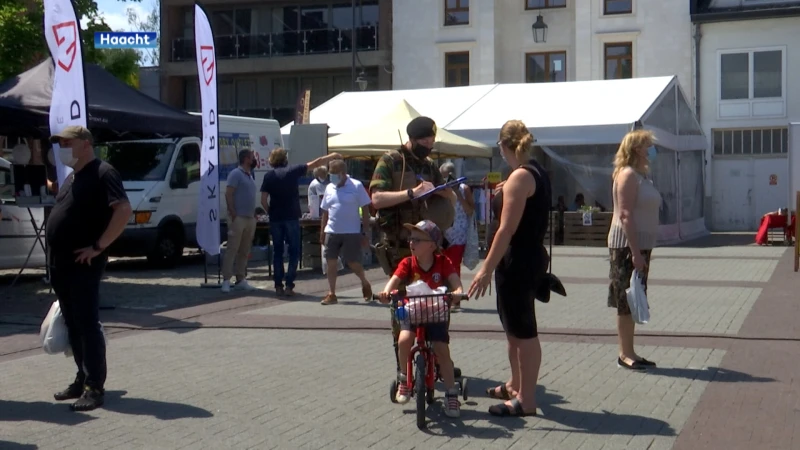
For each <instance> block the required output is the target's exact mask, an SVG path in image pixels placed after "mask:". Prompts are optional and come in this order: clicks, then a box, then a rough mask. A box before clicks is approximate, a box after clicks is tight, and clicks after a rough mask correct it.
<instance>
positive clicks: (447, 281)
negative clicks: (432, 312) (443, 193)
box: [380, 220, 462, 417]
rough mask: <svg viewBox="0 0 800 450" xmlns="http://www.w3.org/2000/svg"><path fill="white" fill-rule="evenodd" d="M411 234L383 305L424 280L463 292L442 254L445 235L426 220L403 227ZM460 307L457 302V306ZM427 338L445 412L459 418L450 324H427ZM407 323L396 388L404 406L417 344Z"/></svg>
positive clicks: (403, 323) (400, 343) (402, 332)
mask: <svg viewBox="0 0 800 450" xmlns="http://www.w3.org/2000/svg"><path fill="white" fill-rule="evenodd" d="M403 226H404V227H405V228H406V229H408V230H409V231H410V232H411V236H410V237H409V239H408V242H409V247H410V248H411V256H409V257H407V258H405V259H403V260H402V261H400V264H399V265H398V266H397V270H395V272H394V275H392V278H391V279H390V280H389V282H388V283H387V284H386V287H385V288H384V289H383V292H381V294H380V296H381V302H382V303H388V302H389V293H390V292H392V291H393V290H396V289H398V288H400V286H401V284H402V285H405V286H407V285H409V284H411V283H414V282H416V281H419V280H423V281H425V283H427V284H428V286H429V287H430V288H431V289H436V288H438V287H440V286H445V285H446V286H447V287H448V292H450V293H453V294H460V293H461V292H462V287H461V278H459V276H458V272H457V271H456V268H455V267H454V266H453V263H452V262H451V261H450V260H449V259H448V258H447V257H446V256H445V255H444V254H442V252H441V251H440V247H441V245H442V232H441V231H440V230H439V227H437V226H436V224H435V223H433V222H431V221H430V220H423V221H421V222H419V223H417V224H416V225H412V224H408V223H407V224H404V225H403ZM454 304H457V303H454ZM426 327H427V328H426V335H427V338H428V339H429V340H430V341H431V342H432V343H433V352H434V353H435V354H436V359H437V360H438V362H439V373H440V374H441V376H442V381H443V382H444V386H445V389H446V390H447V392H446V394H445V408H444V413H445V414H446V415H447V416H448V417H459V416H460V414H461V410H460V407H461V403H460V402H459V401H458V394H459V393H458V389H457V388H456V386H455V376H454V373H453V361H452V360H451V359H450V346H449V343H450V335H449V333H448V330H447V323H437V324H430V325H426ZM413 328H414V327H412V326H411V325H410V324H409V323H408V322H407V321H401V330H400V337H399V338H398V342H397V343H398V357H399V359H400V383H399V384H398V387H397V395H396V397H395V400H396V401H397V403H400V404H404V403H408V401H409V400H410V394H411V393H410V392H409V389H408V387H407V385H406V379H407V376H408V374H407V373H406V372H407V371H408V365H407V364H406V361H408V354H409V353H410V352H411V347H412V346H413V345H414V339H415V331H414V329H413Z"/></svg>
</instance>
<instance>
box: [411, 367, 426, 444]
mask: <svg viewBox="0 0 800 450" xmlns="http://www.w3.org/2000/svg"><path fill="white" fill-rule="evenodd" d="M414 366H415V367H414V395H416V397H417V428H419V429H420V430H423V429H425V407H426V406H425V394H427V388H426V387H425V357H424V356H423V355H422V353H421V352H420V353H417V356H416V357H414Z"/></svg>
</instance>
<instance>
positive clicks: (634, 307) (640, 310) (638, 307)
mask: <svg viewBox="0 0 800 450" xmlns="http://www.w3.org/2000/svg"><path fill="white" fill-rule="evenodd" d="M625 294H627V297H628V306H630V308H631V317H632V318H633V321H634V322H636V323H638V324H640V325H643V324H646V323H647V322H649V321H650V305H648V303H647V294H645V292H644V286H643V285H642V275H641V274H640V273H639V271H638V270H636V269H634V270H633V275H631V286H630V287H629V288H628V289H626V290H625Z"/></svg>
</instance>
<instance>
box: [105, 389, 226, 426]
mask: <svg viewBox="0 0 800 450" xmlns="http://www.w3.org/2000/svg"><path fill="white" fill-rule="evenodd" d="M127 393H128V391H106V402H105V405H103V409H106V410H108V411H111V412H115V413H119V414H130V415H135V416H153V417H155V418H156V419H159V420H175V419H191V418H197V419H207V418H209V417H214V414H212V413H211V412H210V411H208V410H205V409H203V408H198V407H197V406H192V405H187V404H184V403H171V402H161V401H158V400H149V399H145V398H135V397H127V398H126V397H125V395H126V394H127Z"/></svg>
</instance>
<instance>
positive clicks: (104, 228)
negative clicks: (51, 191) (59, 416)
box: [46, 126, 131, 411]
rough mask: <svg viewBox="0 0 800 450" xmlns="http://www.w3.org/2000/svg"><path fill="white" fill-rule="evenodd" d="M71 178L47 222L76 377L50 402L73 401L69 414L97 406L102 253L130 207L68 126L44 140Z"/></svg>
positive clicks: (101, 369) (76, 129) (110, 173)
mask: <svg viewBox="0 0 800 450" xmlns="http://www.w3.org/2000/svg"><path fill="white" fill-rule="evenodd" d="M50 141H51V142H53V143H56V142H57V143H58V144H59V146H60V148H59V150H58V153H57V155H56V157H57V158H60V159H61V162H62V163H64V164H65V165H66V166H69V167H71V168H72V170H73V172H72V173H71V174H70V175H68V176H67V179H66V180H64V184H63V186H60V188H59V190H58V195H57V196H56V204H55V206H53V210H52V211H51V212H50V217H49V218H48V220H47V227H46V236H47V245H48V248H49V251H50V277H51V285H52V286H53V290H54V291H55V293H56V296H58V300H59V304H60V305H61V312H62V314H63V315H64V321H65V323H66V325H67V330H68V331H69V342H70V346H71V347H72V353H73V356H74V357H75V363H76V364H77V365H78V375H77V377H76V378H75V381H74V382H73V383H72V384H70V385H69V387H67V389H65V390H63V391H61V392H58V393H56V394H55V395H54V397H55V399H56V400H59V401H60V400H68V399H78V400H77V401H76V402H75V403H73V404H72V409H73V410H74V411H89V410H92V409H95V408H97V407H99V406H102V405H103V401H104V393H105V391H104V384H105V381H106V344H105V338H104V337H103V331H102V329H101V328H100V311H99V309H100V308H99V304H100V279H101V278H102V276H103V269H104V268H105V265H106V262H107V261H108V255H107V252H106V248H108V246H109V245H111V243H112V242H114V240H115V239H117V237H119V235H120V234H121V233H122V231H123V230H124V229H125V224H126V223H127V222H128V219H129V218H130V216H131V205H130V203H129V202H128V197H127V195H126V194H125V189H124V188H123V187H122V180H121V179H120V176H119V173H118V172H117V171H116V170H115V169H114V168H113V167H111V165H109V164H108V163H106V162H103V161H100V160H99V159H97V158H95V155H94V149H93V148H92V142H93V139H92V134H91V133H90V132H89V130H87V129H86V128H84V127H81V126H69V127H66V128H64V130H63V131H61V132H60V133H58V134H56V135H53V136H51V137H50Z"/></svg>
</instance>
